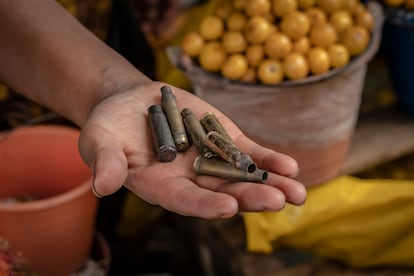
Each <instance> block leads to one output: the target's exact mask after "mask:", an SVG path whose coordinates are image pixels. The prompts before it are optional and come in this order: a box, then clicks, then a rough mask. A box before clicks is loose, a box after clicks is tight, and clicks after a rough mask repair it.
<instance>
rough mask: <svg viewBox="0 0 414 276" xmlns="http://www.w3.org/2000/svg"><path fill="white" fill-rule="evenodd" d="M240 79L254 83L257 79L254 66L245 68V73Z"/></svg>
mask: <svg viewBox="0 0 414 276" xmlns="http://www.w3.org/2000/svg"><path fill="white" fill-rule="evenodd" d="M240 80H241V81H242V82H246V83H255V82H256V80H257V76H256V70H255V69H254V68H249V69H247V71H246V73H245V74H244V75H243V77H241V79H240Z"/></svg>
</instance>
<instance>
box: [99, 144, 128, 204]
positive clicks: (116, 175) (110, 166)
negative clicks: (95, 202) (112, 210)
mask: <svg viewBox="0 0 414 276" xmlns="http://www.w3.org/2000/svg"><path fill="white" fill-rule="evenodd" d="M127 175H128V164H127V161H126V158H125V156H121V155H120V153H119V152H116V151H114V150H112V149H110V148H102V149H100V150H98V152H97V154H96V160H95V166H94V180H93V184H92V191H93V192H94V194H95V195H96V196H98V197H102V196H106V195H110V194H112V193H114V192H116V191H117V190H119V189H120V188H121V186H122V185H123V184H124V183H125V181H126V179H127Z"/></svg>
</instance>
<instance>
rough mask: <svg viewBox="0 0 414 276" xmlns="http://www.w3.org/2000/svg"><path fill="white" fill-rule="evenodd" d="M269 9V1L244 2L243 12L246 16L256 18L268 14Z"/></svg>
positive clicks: (250, 0) (252, 0) (248, 0)
mask: <svg viewBox="0 0 414 276" xmlns="http://www.w3.org/2000/svg"><path fill="white" fill-rule="evenodd" d="M270 8H271V2H270V0H246V6H245V7H244V10H245V12H246V14H247V15H248V16H258V15H264V14H267V13H269V12H270Z"/></svg>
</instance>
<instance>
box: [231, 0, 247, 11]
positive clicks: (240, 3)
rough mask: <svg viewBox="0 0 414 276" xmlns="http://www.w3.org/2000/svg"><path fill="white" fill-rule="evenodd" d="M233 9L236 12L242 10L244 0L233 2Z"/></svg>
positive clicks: (234, 0)
mask: <svg viewBox="0 0 414 276" xmlns="http://www.w3.org/2000/svg"><path fill="white" fill-rule="evenodd" d="M232 3H233V8H234V9H236V10H244V8H245V7H246V0H233V1H232Z"/></svg>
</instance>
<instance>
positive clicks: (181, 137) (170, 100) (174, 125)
mask: <svg viewBox="0 0 414 276" xmlns="http://www.w3.org/2000/svg"><path fill="white" fill-rule="evenodd" d="M161 106H162V109H163V110H164V113H165V116H166V117H167V121H168V125H169V126H170V130H171V134H172V136H173V138H174V143H175V146H176V148H177V151H185V150H186V149H188V147H189V146H190V143H189V141H188V137H187V133H186V131H185V126H184V123H183V120H182V117H181V114H180V111H179V110H178V107H177V100H176V98H175V95H174V94H173V93H172V91H171V88H170V87H169V86H167V85H165V86H163V87H161Z"/></svg>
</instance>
